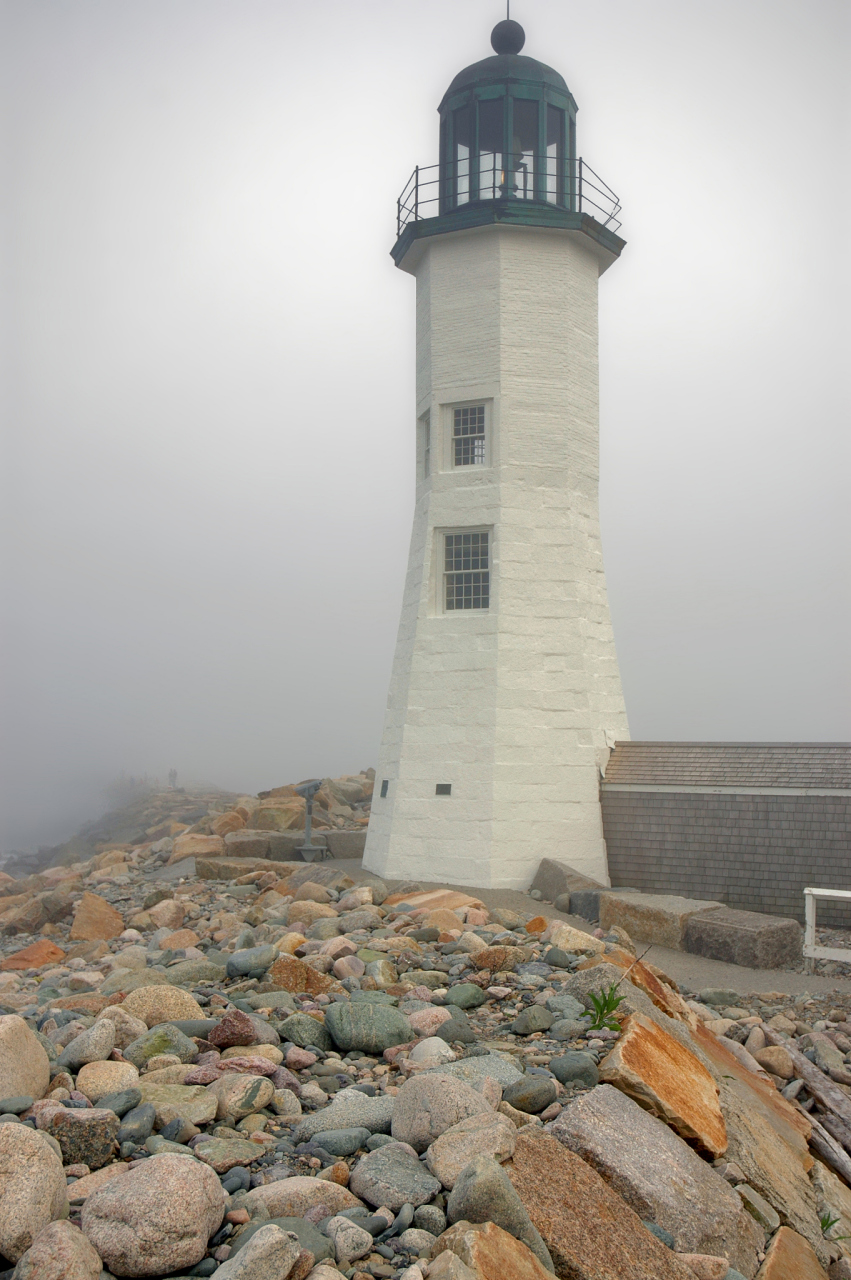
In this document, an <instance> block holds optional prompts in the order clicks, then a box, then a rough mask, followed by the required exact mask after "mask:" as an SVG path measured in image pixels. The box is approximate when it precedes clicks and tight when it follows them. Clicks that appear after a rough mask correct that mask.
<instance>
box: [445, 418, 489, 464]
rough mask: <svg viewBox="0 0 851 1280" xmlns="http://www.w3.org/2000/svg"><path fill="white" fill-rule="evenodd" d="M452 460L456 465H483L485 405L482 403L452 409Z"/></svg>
mask: <svg viewBox="0 0 851 1280" xmlns="http://www.w3.org/2000/svg"><path fill="white" fill-rule="evenodd" d="M452 461H453V465H454V466H456V467H483V466H484V465H485V406H484V405H483V404H474V405H471V406H470V407H469V408H468V409H455V410H454V417H453V423H452Z"/></svg>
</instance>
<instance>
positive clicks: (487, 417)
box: [441, 396, 493, 475]
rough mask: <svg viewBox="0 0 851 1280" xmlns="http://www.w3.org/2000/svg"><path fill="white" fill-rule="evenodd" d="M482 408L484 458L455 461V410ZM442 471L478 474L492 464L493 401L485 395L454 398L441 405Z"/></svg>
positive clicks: (456, 473)
mask: <svg viewBox="0 0 851 1280" xmlns="http://www.w3.org/2000/svg"><path fill="white" fill-rule="evenodd" d="M480 406H481V408H482V409H483V410H484V446H485V447H484V460H483V461H482V462H467V463H459V464H457V465H456V462H455V412H456V410H458V411H463V410H464V409H475V408H478V407H480ZM441 434H442V437H443V441H442V450H441V452H442V454H443V458H442V465H441V470H442V471H449V472H452V473H453V474H454V475H465V474H468V475H479V474H481V472H483V471H486V470H487V469H488V467H491V466H492V465H493V401H492V400H490V399H488V398H487V397H485V396H479V397H477V398H476V399H475V400H456V401H455V402H454V403H453V404H447V405H443V431H442V433H441Z"/></svg>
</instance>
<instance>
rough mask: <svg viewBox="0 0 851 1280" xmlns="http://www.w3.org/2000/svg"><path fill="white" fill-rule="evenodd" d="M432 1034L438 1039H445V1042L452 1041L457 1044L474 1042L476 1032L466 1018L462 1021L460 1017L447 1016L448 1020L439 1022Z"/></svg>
mask: <svg viewBox="0 0 851 1280" xmlns="http://www.w3.org/2000/svg"><path fill="white" fill-rule="evenodd" d="M434 1034H435V1036H436V1037H437V1038H438V1039H439V1040H445V1041H446V1043H447V1044H452V1043H453V1042H457V1043H458V1044H475V1043H476V1033H475V1031H474V1030H473V1028H472V1027H471V1026H470V1024H469V1022H467V1020H466V1018H465V1019H464V1021H463V1022H462V1021H461V1019H460V1018H449V1019H448V1021H446V1022H441V1024H440V1026H439V1027H438V1028H437V1029H436V1031H435V1033H434Z"/></svg>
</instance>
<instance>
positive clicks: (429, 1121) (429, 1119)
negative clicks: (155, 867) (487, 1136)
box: [391, 1072, 492, 1152]
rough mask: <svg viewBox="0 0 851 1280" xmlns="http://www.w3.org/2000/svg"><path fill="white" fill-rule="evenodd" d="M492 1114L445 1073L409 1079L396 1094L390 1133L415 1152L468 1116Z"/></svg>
mask: <svg viewBox="0 0 851 1280" xmlns="http://www.w3.org/2000/svg"><path fill="white" fill-rule="evenodd" d="M483 1114H492V1108H491V1107H490V1106H489V1105H488V1103H487V1102H485V1099H484V1098H483V1097H482V1095H481V1094H480V1093H477V1092H476V1090H475V1089H472V1088H471V1087H470V1086H469V1085H468V1084H465V1083H464V1082H463V1081H462V1080H458V1079H456V1078H454V1077H453V1076H451V1075H448V1074H447V1073H445V1072H436V1073H435V1072H423V1073H422V1074H421V1075H418V1076H412V1077H411V1079H410V1080H406V1082H405V1083H404V1084H403V1085H402V1088H401V1089H400V1090H399V1092H398V1094H397V1095H396V1105H395V1107H394V1108H393V1122H392V1126H391V1133H392V1134H393V1137H394V1138H395V1139H397V1141H399V1142H407V1143H408V1144H409V1145H410V1146H412V1147H413V1148H414V1150H415V1151H417V1152H422V1151H425V1150H426V1148H427V1147H429V1146H430V1145H431V1143H432V1142H434V1140H435V1138H438V1137H439V1136H440V1134H442V1133H445V1132H446V1130H447V1129H451V1128H452V1126H453V1125H456V1124H458V1122H459V1121H461V1120H466V1119H467V1117H468V1116H475V1115H483Z"/></svg>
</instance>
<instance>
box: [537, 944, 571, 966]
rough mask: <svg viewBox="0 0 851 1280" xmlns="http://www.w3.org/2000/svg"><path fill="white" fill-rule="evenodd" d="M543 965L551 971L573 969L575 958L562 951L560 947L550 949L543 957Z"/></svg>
mask: <svg viewBox="0 0 851 1280" xmlns="http://www.w3.org/2000/svg"><path fill="white" fill-rule="evenodd" d="M544 964H548V965H549V966H550V968H551V969H573V968H575V966H576V956H573V955H571V954H570V952H569V951H562V949H561V947H550V949H549V951H547V952H546V953H545V955H544Z"/></svg>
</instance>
